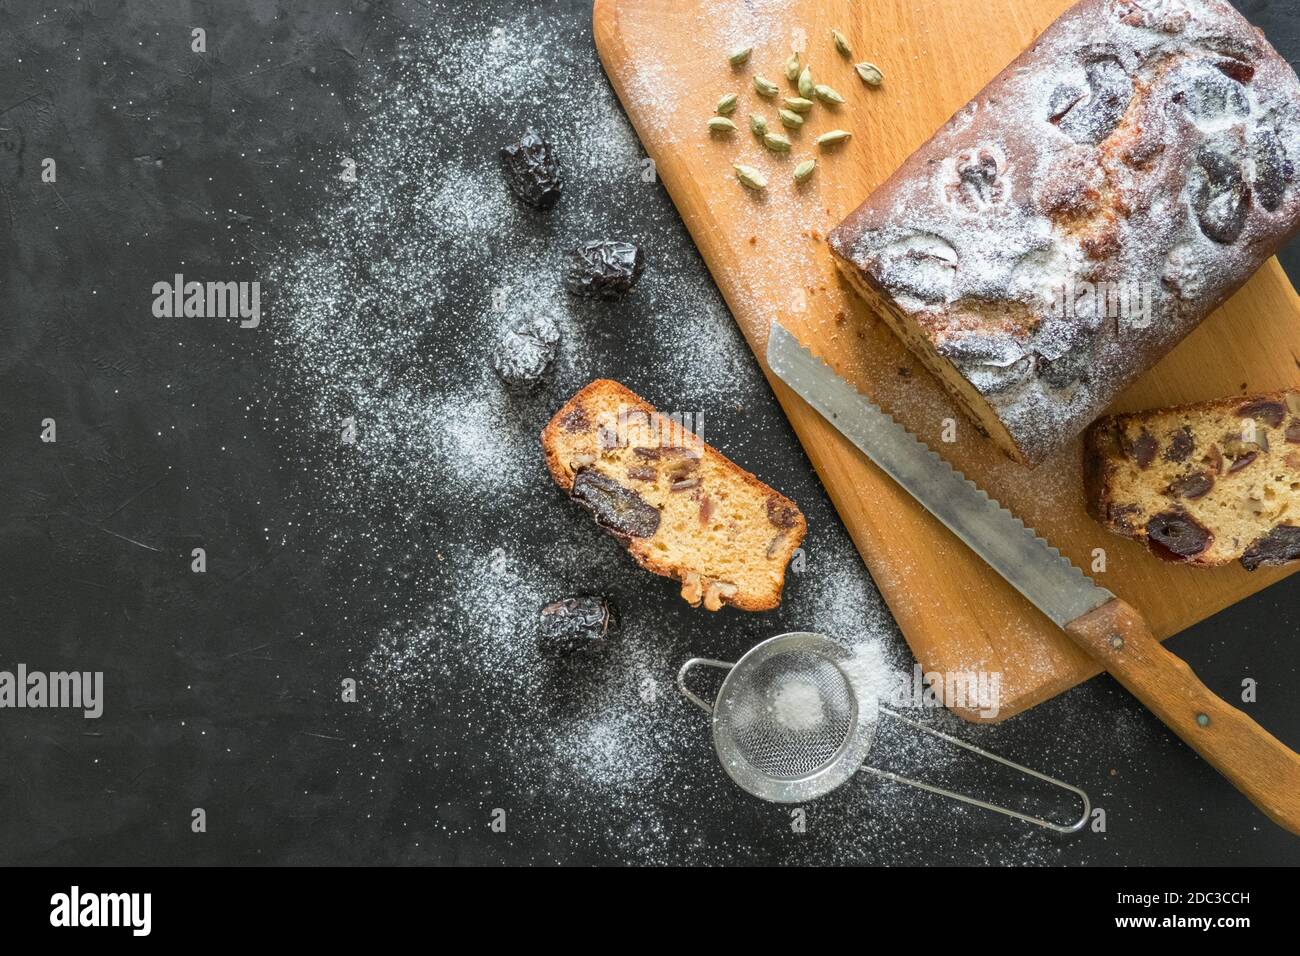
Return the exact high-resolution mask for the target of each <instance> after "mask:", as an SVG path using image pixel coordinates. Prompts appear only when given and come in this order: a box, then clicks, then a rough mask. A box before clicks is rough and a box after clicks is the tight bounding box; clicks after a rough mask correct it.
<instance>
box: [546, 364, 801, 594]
mask: <svg viewBox="0 0 1300 956" xmlns="http://www.w3.org/2000/svg"><path fill="white" fill-rule="evenodd" d="M542 451H543V454H544V455H545V457H546V465H547V468H548V469H549V470H550V472H551V477H552V478H554V479H555V483H556V484H557V485H559V486H560V487H561V488H563V489H564V490H565V491H566V492H567V493H568V494H569V496H570V497H571V498H573V499H574V500H575V501H577V502H578V503H579V504H581V505H583V506H584V507H586V508H587V509H588V510H589V511H590V512H591V513H592V515H593V516H594V517H595V519H596V523H597V524H598V525H600V527H601V528H603V529H604V530H606V531H607V532H609V533H610V534H611V535H613V536H614V537H615V538H617V539H618V540H619V541H620V542H621V543H622V544H623V546H624V547H625V548H627V551H628V553H629V554H631V556H632V558H633V560H635V561H636V562H637V564H639V565H641V567H643V568H645V569H646V570H648V571H653V572H654V573H655V574H660V575H663V576H664V577H669V578H676V579H677V580H678V581H680V582H681V585H682V597H683V598H684V599H685V600H686V601H688V602H689V603H690V604H691V605H692V606H697V607H698V606H699V605H701V604H703V605H704V607H705V608H707V609H708V610H710V611H716V610H718V609H719V608H721V607H722V605H724V604H729V605H731V606H732V607H735V608H738V609H740V610H743V611H767V610H771V609H772V608H775V607H777V606H778V605H779V604H780V603H781V590H782V587H783V586H784V583H785V569H786V565H787V564H788V563H789V561H790V558H791V557H792V556H793V555H794V552H795V549H796V548H798V547H799V544H800V542H802V541H803V537H804V533H805V532H806V531H807V522H806V521H805V520H804V516H803V514H802V513H801V512H800V511H799V509H798V507H797V506H796V505H795V504H794V502H792V501H790V499H788V498H786V497H784V496H783V495H781V494H778V493H777V492H776V491H773V490H772V489H771V488H769V487H768V486H767V485H765V484H763V482H761V481H759V480H758V479H757V478H755V477H754V476H753V475H751V474H750V473H749V472H747V471H745V470H743V469H742V468H740V467H738V466H737V465H735V464H734V463H733V462H731V461H730V460H728V459H727V458H726V457H725V456H723V455H722V454H721V453H719V452H718V451H716V450H715V449H713V448H711V447H710V446H708V445H706V444H704V442H703V441H701V440H700V439H699V438H698V437H697V436H696V435H695V434H694V433H692V432H691V431H689V430H688V429H686V428H684V427H683V421H682V420H681V419H680V417H671V416H666V415H663V414H660V413H659V412H657V411H656V410H655V409H654V408H653V407H652V406H651V405H650V404H649V403H647V402H646V401H645V400H644V399H642V398H641V397H640V396H638V395H637V394H635V393H634V392H632V391H630V390H628V389H627V388H625V387H624V386H622V385H620V384H619V383H618V382H612V381H609V380H607V379H598V380H597V381H594V382H592V383H591V384H590V385H588V386H587V387H586V388H584V389H582V391H580V392H578V394H577V395H575V396H573V398H571V399H570V400H569V401H568V402H567V403H566V404H565V405H564V407H563V408H561V409H560V410H559V411H558V412H557V413H556V414H555V417H554V418H553V419H551V422H550V424H548V425H547V426H546V428H545V429H544V430H543V432H542Z"/></svg>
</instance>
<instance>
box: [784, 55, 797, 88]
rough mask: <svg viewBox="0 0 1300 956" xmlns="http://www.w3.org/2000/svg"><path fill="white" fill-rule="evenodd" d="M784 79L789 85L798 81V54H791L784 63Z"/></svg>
mask: <svg viewBox="0 0 1300 956" xmlns="http://www.w3.org/2000/svg"><path fill="white" fill-rule="evenodd" d="M785 78H786V79H787V80H789V81H790V82H791V83H794V82H796V81H797V80H798V79H799V54H798V53H791V54H790V59H788V60H786V61H785Z"/></svg>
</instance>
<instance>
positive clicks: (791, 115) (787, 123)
mask: <svg viewBox="0 0 1300 956" xmlns="http://www.w3.org/2000/svg"><path fill="white" fill-rule="evenodd" d="M778 115H779V116H780V117H781V125H782V126H784V127H785V128H786V129H798V128H799V127H801V126H803V117H802V116H800V115H799V114H798V113H796V112H795V111H794V110H781V111H780V112H779V113H778Z"/></svg>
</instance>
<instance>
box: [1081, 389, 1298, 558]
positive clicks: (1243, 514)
mask: <svg viewBox="0 0 1300 956" xmlns="http://www.w3.org/2000/svg"><path fill="white" fill-rule="evenodd" d="M1084 480H1085V484H1086V492H1087V496H1088V510H1089V512H1090V513H1091V514H1092V516H1093V517H1094V518H1096V519H1097V520H1098V521H1100V522H1101V523H1102V524H1103V525H1105V526H1106V527H1107V528H1109V529H1110V530H1111V531H1114V532H1115V533H1116V534H1121V535H1124V536H1125V537H1129V538H1135V539H1137V540H1139V541H1143V542H1145V543H1146V545H1147V547H1148V548H1150V549H1151V550H1152V551H1153V552H1154V553H1156V554H1157V555H1159V556H1160V557H1163V558H1167V559H1169V560H1171V561H1184V562H1186V563H1188V564H1194V565H1200V566H1203V567H1214V566H1218V565H1224V564H1228V563H1230V562H1232V561H1240V562H1241V564H1242V565H1243V566H1244V567H1245V568H1246V569H1247V570H1250V571H1253V570H1255V569H1256V568H1259V567H1262V566H1265V565H1276V564H1285V563H1287V562H1288V561H1293V560H1295V559H1297V558H1300V389H1289V390H1285V391H1278V392H1270V393H1267V394H1262V395H1248V396H1238V397H1233V398H1224V399H1217V400H1215V401H1210V402H1202V403H1199V404H1195V405H1181V406H1178V407H1176V408H1167V409H1156V410H1153V411H1146V412H1137V413H1134V414H1129V415H1111V416H1107V417H1106V418H1102V419H1099V420H1098V421H1097V422H1096V423H1094V424H1093V426H1092V427H1091V428H1090V429H1089V430H1088V435H1087V439H1086V441H1085V442H1084Z"/></svg>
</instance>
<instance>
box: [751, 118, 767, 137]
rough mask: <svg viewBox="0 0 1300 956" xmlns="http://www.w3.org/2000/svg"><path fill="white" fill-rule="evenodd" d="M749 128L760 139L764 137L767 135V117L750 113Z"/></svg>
mask: <svg viewBox="0 0 1300 956" xmlns="http://www.w3.org/2000/svg"><path fill="white" fill-rule="evenodd" d="M749 130H750V132H751V133H753V134H754V135H755V136H757V137H758V138H759V139H762V138H763V137H764V136H766V135H767V117H765V116H759V115H758V114H757V113H750V114H749Z"/></svg>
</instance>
